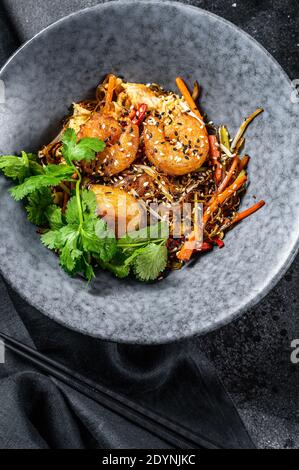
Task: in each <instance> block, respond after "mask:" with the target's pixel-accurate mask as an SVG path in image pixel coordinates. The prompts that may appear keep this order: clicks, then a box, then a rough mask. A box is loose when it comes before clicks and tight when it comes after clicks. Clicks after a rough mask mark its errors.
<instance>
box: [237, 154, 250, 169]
mask: <svg viewBox="0 0 299 470" xmlns="http://www.w3.org/2000/svg"><path fill="white" fill-rule="evenodd" d="M249 160H250V157H249V156H248V155H245V156H244V157H243V158H241V160H240V163H239V170H240V171H242V170H243V169H244V168H246V167H247V165H248V163H249Z"/></svg>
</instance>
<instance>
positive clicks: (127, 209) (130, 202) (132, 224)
mask: <svg viewBox="0 0 299 470" xmlns="http://www.w3.org/2000/svg"><path fill="white" fill-rule="evenodd" d="M90 189H91V191H93V192H94V193H95V195H96V199H97V206H98V207H97V212H98V215H99V216H100V217H102V218H103V219H104V220H105V221H106V222H107V224H108V226H109V227H110V229H111V230H114V231H115V234H116V235H117V236H118V237H121V236H122V235H124V234H125V233H127V232H131V231H134V230H137V229H138V228H140V226H141V225H142V222H143V220H144V218H145V220H146V211H145V209H144V207H143V206H142V205H141V204H139V202H138V200H137V199H135V198H134V196H132V195H131V194H129V193H127V192H126V191H124V190H123V189H119V188H114V187H112V186H103V185H100V184H94V185H92V186H91V187H90Z"/></svg>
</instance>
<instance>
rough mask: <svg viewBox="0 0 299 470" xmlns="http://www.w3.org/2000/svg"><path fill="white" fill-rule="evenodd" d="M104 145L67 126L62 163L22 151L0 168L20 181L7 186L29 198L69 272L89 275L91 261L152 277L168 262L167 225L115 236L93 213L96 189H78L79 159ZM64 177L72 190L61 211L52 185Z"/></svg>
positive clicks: (32, 215)
mask: <svg viewBox="0 0 299 470" xmlns="http://www.w3.org/2000/svg"><path fill="white" fill-rule="evenodd" d="M104 148H105V144H104V142H102V141H100V140H99V139H96V138H85V139H82V140H80V141H79V142H77V137H76V134H75V132H74V130H73V129H67V130H66V131H65V132H64V134H63V136H62V149H61V151H62V156H63V159H64V163H61V164H58V165H45V166H43V165H41V163H40V162H39V159H38V157H37V156H35V155H33V154H26V153H25V152H22V155H21V157H16V156H4V157H1V158H0V170H2V172H3V173H4V175H5V176H7V177H8V178H11V179H12V180H13V181H17V182H18V183H19V184H18V185H17V186H15V187H13V188H11V189H10V192H11V195H12V196H13V197H14V199H16V200H17V201H19V200H23V199H25V200H26V201H27V203H26V210H27V214H28V218H29V220H30V221H31V222H33V223H34V224H36V225H38V226H48V227H49V229H48V230H47V231H46V232H45V233H44V234H43V235H42V236H41V240H42V243H43V244H44V245H45V246H46V247H48V248H49V249H51V250H55V251H56V252H57V253H58V255H59V260H60V265H61V266H62V268H63V269H64V270H65V271H66V272H67V273H69V274H70V275H75V274H77V273H83V274H84V275H85V277H86V278H87V279H88V280H91V279H92V278H93V277H94V269H93V264H94V261H95V262H96V263H98V264H99V265H100V266H101V267H102V268H104V269H108V270H109V271H111V272H112V273H114V274H115V275H116V276H117V277H120V278H124V277H127V276H129V274H130V273H134V274H135V276H136V277H137V279H139V280H141V281H151V280H154V279H156V278H157V277H158V276H159V274H160V273H161V272H163V271H164V270H165V268H166V266H167V248H166V241H167V239H168V226H167V225H166V224H162V223H159V224H157V225H155V226H152V227H146V228H144V229H141V230H138V231H135V232H131V233H129V234H127V235H126V236H124V237H123V238H121V239H120V240H116V238H115V236H114V234H113V233H111V232H110V231H109V230H108V228H107V224H106V223H105V222H104V221H103V220H102V219H99V218H98V216H97V212H96V209H97V201H96V196H95V194H94V193H93V192H91V191H87V190H84V189H82V175H81V172H80V167H79V166H78V164H77V163H78V162H81V161H82V160H85V161H91V160H93V159H94V158H95V157H96V154H97V153H98V152H101V151H103V150H104ZM66 182H73V183H75V191H74V194H72V195H71V197H70V199H69V202H68V204H67V207H66V211H65V213H63V212H62V210H61V208H60V207H59V206H57V205H56V204H54V198H53V192H52V188H53V187H57V186H59V185H64V183H66Z"/></svg>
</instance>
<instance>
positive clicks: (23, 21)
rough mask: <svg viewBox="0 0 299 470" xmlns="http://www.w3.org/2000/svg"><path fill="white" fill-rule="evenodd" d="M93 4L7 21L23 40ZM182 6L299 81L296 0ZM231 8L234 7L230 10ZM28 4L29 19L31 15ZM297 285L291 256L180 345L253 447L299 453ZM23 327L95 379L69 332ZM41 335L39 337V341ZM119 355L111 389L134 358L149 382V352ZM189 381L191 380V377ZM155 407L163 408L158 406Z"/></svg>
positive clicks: (47, 7)
mask: <svg viewBox="0 0 299 470" xmlns="http://www.w3.org/2000/svg"><path fill="white" fill-rule="evenodd" d="M96 3H99V2H97V1H84V0H73V1H64V2H59V1H58V0H52V1H51V2H50V1H47V2H45V1H39V0H38V1H36V0H35V1H34V0H27V1H25V2H24V1H22V0H6V5H9V11H10V14H11V16H10V18H11V21H12V23H14V24H15V29H16V30H17V31H19V35H20V36H21V37H23V38H25V37H29V36H30V35H31V34H32V33H33V32H34V31H37V30H38V29H39V28H40V27H42V26H46V25H47V24H48V23H49V21H52V20H54V19H58V18H59V17H60V16H63V15H64V14H65V13H69V12H71V11H72V10H75V9H78V8H80V7H83V6H90V5H92V4H96ZM186 3H192V4H196V5H198V6H201V7H203V8H206V9H208V10H210V11H212V12H214V13H216V14H218V15H220V16H223V17H225V18H227V19H228V20H230V21H232V22H234V23H235V24H237V25H238V26H240V27H242V28H243V29H244V30H245V31H247V32H248V33H250V34H251V35H252V36H253V37H254V38H255V39H257V40H258V41H259V42H261V44H262V45H263V46H264V47H266V49H267V50H268V51H269V52H270V53H271V54H272V55H273V56H274V57H275V58H276V59H277V60H278V62H279V63H280V64H281V65H282V67H283V68H284V69H285V70H286V72H287V73H288V74H289V76H290V77H291V78H296V77H298V76H299V70H298V69H299V61H298V52H299V37H298V23H299V21H298V20H299V18H298V11H299V8H298V2H297V1H296V0H287V1H284V2H282V1H278V0H272V1H270V0H266V1H257V0H255V1H236V2H233V1H226V0H218V1H193V2H186ZM234 4H236V6H233V5H234ZM32 5H34V11H35V13H36V15H35V17H33V16H32V11H33V10H32ZM20 12H21V14H20ZM18 18H20V20H18ZM36 18H38V20H37V19H36ZM49 18H51V20H49ZM0 30H1V38H3V39H2V40H1V44H0V53H1V57H0V60H1V59H2V61H3V60H4V59H5V57H7V56H8V55H9V54H10V53H11V52H12V50H13V49H14V47H15V45H16V41H14V39H13V37H14V36H13V34H10V33H9V29H8V27H7V20H5V19H4V20H3V16H2V14H1V18H0ZM10 31H12V29H10ZM282 125H284V123H282ZM298 281H299V258H298V257H297V259H296V260H295V262H294V263H293V266H292V267H291V269H290V270H289V272H288V273H287V274H286V275H285V277H284V278H283V280H282V281H281V282H280V283H279V284H278V285H277V287H276V288H275V289H273V291H272V292H271V293H270V294H269V295H268V296H267V298H266V299H264V301H263V302H262V303H261V304H260V305H259V306H258V307H257V308H255V309H254V310H253V311H251V312H248V313H247V314H246V315H244V316H243V317H242V318H241V319H239V320H237V321H235V322H234V323H233V324H231V325H228V326H226V327H224V328H222V329H220V330H218V331H217V332H214V333H210V334H208V335H206V336H205V337H201V338H197V339H193V340H192V341H189V342H186V343H184V345H183V347H184V348H187V347H188V348H190V349H191V351H193V352H194V353H197V351H198V349H199V348H200V349H201V350H203V351H204V352H206V353H207V354H208V356H209V357H210V358H211V359H212V361H213V362H214V364H215V365H216V367H217V370H218V373H219V375H220V377H221V378H222V380H223V382H224V383H225V385H226V388H227V390H228V391H229V393H230V394H231V395H232V397H233V398H234V400H235V403H236V404H237V406H238V409H239V411H240V412H241V415H242V416H243V418H244V421H245V423H246V426H247V428H248V430H249V431H250V434H251V436H252V437H253V438H254V440H255V442H256V443H257V444H258V446H259V447H289V448H291V447H297V448H299V411H298V403H299V392H298V386H299V385H298V384H299V365H293V364H291V360H290V354H291V347H290V344H291V341H292V340H293V339H294V338H299V320H298V304H299V297H298ZM16 305H17V307H18V308H19V309H20V312H21V315H22V317H23V320H24V321H25V322H26V320H27V319H28V315H27V313H26V308H25V307H24V306H23V305H22V302H21V301H20V299H18V298H16ZM27 323H28V322H27ZM27 327H28V329H30V330H31V331H30V332H31V335H32V336H33V337H34V338H35V339H36V341H37V346H39V347H40V348H42V349H43V350H44V351H45V352H49V353H51V355H52V356H53V357H60V355H61V354H62V353H63V354H66V355H68V356H73V360H74V361H76V360H78V361H79V360H80V361H81V365H82V366H84V367H85V369H86V371H87V372H88V373H89V375H90V376H91V377H94V378H97V377H96V375H97V373H96V371H97V367H95V364H94V363H92V361H90V358H89V357H85V358H83V359H82V357H77V355H78V356H79V352H78V351H73V350H72V344H71V342H70V341H68V335H69V334H70V333H68V332H65V335H64V334H63V333H61V338H60V339H61V342H60V345H59V341H57V338H56V339H55V340H54V339H53V338H51V337H47V338H46V336H47V332H49V331H52V332H54V331H55V334H57V331H56V330H55V328H54V330H51V327H52V325H51V322H49V321H48V320H46V319H45V318H44V317H41V316H40V315H39V314H38V313H36V316H35V317H34V321H32V322H31V324H30V325H29V324H27ZM41 331H42V332H43V333H44V334H41ZM60 331H61V332H62V330H60ZM38 340H39V341H38ZM174 350H175V347H174ZM94 351H95V349H94ZM124 351H125V350H124V349H121V350H120V351H118V352H120V355H119V361H120V362H119V366H120V370H119V374H118V375H116V376H115V378H114V380H115V385H116V386H118V387H120V388H121V387H122V386H123V383H124V382H123V375H122V371H123V370H125V369H126V368H127V367H130V368H131V370H132V371H135V372H136V377H138V373H139V369H138V365H137V364H136V355H137V356H138V358H139V363H140V364H142V365H143V368H147V377H148V374H150V373H151V371H152V370H153V362H152V358H153V357H154V356H153V348H151V355H150V357H151V360H150V361H149V360H148V358H149V355H148V354H147V350H146V349H139V350H138V351H137V350H135V352H134V354H132V357H130V355H128V352H127V351H125V352H124ZM156 351H157V355H158V357H156V358H155V360H157V361H159V362H160V361H161V360H162V361H163V357H161V351H160V350H159V349H157V350H156ZM162 355H163V353H162ZM98 357H99V356H98ZM98 360H99V361H100V362H101V363H102V370H103V373H104V374H105V370H106V369H105V367H104V365H105V364H104V363H105V361H108V358H107V356H104V357H102V358H100V357H99V359H98ZM82 361H83V362H82ZM147 361H149V362H147ZM108 364H109V361H108ZM181 370H183V367H182V369H181ZM155 380H157V377H156V376H155V377H153V381H154V382H152V383H151V387H155V386H156V385H157V384H156V383H155ZM189 380H190V381H192V376H190V377H189ZM169 385H171V384H169ZM139 387H142V381H141V382H140V381H139V380H135V381H134V382H132V384H131V387H130V389H129V393H130V394H133V395H134V392H136V391H137V393H138V388H139ZM166 400H167V398H166ZM160 405H161V407H162V409H163V406H164V404H163V401H162V402H161V403H160Z"/></svg>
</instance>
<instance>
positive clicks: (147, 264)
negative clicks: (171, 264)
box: [133, 243, 168, 281]
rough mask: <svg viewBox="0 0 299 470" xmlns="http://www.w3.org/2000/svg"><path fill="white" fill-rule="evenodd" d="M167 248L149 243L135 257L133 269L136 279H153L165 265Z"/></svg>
mask: <svg viewBox="0 0 299 470" xmlns="http://www.w3.org/2000/svg"><path fill="white" fill-rule="evenodd" d="M167 256H168V252H167V248H166V246H159V245H156V244H154V243H150V244H149V245H148V246H147V247H146V248H144V249H143V251H142V252H141V253H140V254H139V256H137V258H136V259H135V262H134V265H133V269H134V272H135V274H136V277H137V279H139V280H141V281H153V280H155V279H157V277H158V276H159V274H160V273H161V272H162V271H164V270H165V268H166V266H167Z"/></svg>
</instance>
